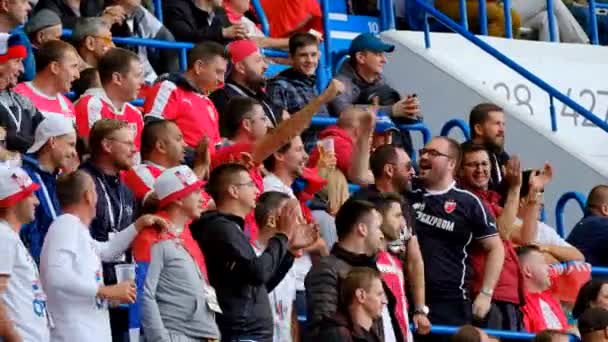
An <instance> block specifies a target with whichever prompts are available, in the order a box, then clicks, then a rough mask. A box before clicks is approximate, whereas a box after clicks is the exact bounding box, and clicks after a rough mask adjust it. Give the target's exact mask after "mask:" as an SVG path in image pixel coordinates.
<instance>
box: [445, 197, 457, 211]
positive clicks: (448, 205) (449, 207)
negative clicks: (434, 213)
mask: <svg viewBox="0 0 608 342" xmlns="http://www.w3.org/2000/svg"><path fill="white" fill-rule="evenodd" d="M443 210H445V212H446V213H448V214H451V213H453V212H454V210H456V202H454V201H453V200H448V201H445V203H443Z"/></svg>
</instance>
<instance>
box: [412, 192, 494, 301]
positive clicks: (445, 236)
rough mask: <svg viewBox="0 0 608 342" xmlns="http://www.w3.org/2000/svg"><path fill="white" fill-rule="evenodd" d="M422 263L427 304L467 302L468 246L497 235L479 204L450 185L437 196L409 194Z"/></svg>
mask: <svg viewBox="0 0 608 342" xmlns="http://www.w3.org/2000/svg"><path fill="white" fill-rule="evenodd" d="M409 197H410V198H409V199H410V203H412V208H413V210H414V218H415V220H416V233H417V235H418V242H419V243H420V250H421V252H422V258H423V260H424V277H425V278H424V280H425V285H426V297H427V302H428V303H437V302H440V301H464V300H467V299H469V298H470V296H469V287H470V283H471V278H472V271H473V270H472V268H471V265H470V250H471V245H472V244H473V243H474V242H475V241H476V240H481V239H485V238H488V237H491V236H496V235H497V234H498V232H497V230H496V223H495V221H494V218H493V217H492V215H491V214H490V212H489V210H488V209H487V208H486V207H485V206H484V205H483V203H482V202H481V200H480V199H479V198H478V197H477V196H475V195H474V194H472V193H471V192H469V191H466V190H462V189H460V188H458V187H456V184H455V183H454V184H452V186H450V187H449V188H448V189H447V190H444V191H441V192H434V191H427V190H425V189H421V188H420V189H415V190H413V191H412V192H411V193H410V194H409Z"/></svg>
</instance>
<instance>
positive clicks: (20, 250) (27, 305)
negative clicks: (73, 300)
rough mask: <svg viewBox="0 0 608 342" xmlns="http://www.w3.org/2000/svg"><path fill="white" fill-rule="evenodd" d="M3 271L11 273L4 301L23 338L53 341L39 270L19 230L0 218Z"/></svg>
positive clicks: (35, 341) (27, 341) (0, 268)
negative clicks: (50, 334) (18, 232)
mask: <svg viewBox="0 0 608 342" xmlns="http://www.w3.org/2000/svg"><path fill="white" fill-rule="evenodd" d="M0 274H1V275H8V276H9V279H8V288H7V289H6V292H5V293H4V294H3V295H2V300H3V301H4V302H5V303H6V306H7V311H8V316H9V317H10V319H11V320H12V321H13V323H14V325H15V328H16V330H17V332H18V333H19V335H20V336H21V338H22V339H23V341H24V342H39V341H42V342H46V341H49V323H50V321H49V319H48V314H47V310H46V295H45V294H44V291H43V290H42V284H41V282H40V277H39V275H38V269H37V268H36V264H35V263H34V259H32V257H31V255H30V253H29V252H28V251H27V249H26V248H25V246H24V245H23V243H22V242H21V239H20V238H19V235H18V234H17V232H15V231H14V230H13V229H11V227H10V226H9V225H8V224H6V222H4V221H0Z"/></svg>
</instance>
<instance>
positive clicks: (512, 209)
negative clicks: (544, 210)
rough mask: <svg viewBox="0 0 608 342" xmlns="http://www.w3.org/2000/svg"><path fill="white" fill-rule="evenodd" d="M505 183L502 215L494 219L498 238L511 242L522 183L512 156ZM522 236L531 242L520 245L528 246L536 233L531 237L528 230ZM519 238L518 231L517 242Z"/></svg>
mask: <svg viewBox="0 0 608 342" xmlns="http://www.w3.org/2000/svg"><path fill="white" fill-rule="evenodd" d="M505 181H506V182H507V183H508V184H509V190H508V191H507V198H506V199H505V205H504V207H503V211H502V214H501V215H500V216H499V217H497V218H496V225H497V228H498V233H499V234H500V237H501V238H502V239H504V240H511V238H512V235H513V234H514V231H516V230H517V229H518V227H517V226H516V225H515V221H516V220H517V212H518V210H519V191H520V189H521V182H522V173H521V164H520V162H519V158H518V157H517V156H513V157H512V158H511V160H509V162H508V163H507V167H506V172H505ZM522 231H523V230H522ZM523 235H525V238H526V239H531V240H530V241H529V242H527V243H522V244H528V243H531V241H533V239H534V238H535V237H536V231H535V230H534V231H533V235H531V234H530V229H527V230H526V234H523ZM521 236H522V234H521V231H520V232H518V234H517V240H518V241H522V240H523V239H522V238H521Z"/></svg>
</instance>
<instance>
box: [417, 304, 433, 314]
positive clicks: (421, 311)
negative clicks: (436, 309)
mask: <svg viewBox="0 0 608 342" xmlns="http://www.w3.org/2000/svg"><path fill="white" fill-rule="evenodd" d="M429 312H431V310H430V309H429V307H428V306H426V305H420V306H417V307H416V310H414V315H425V316H428V315H429Z"/></svg>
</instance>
